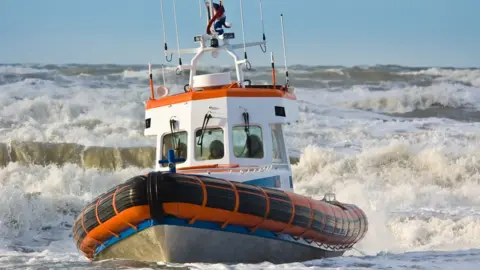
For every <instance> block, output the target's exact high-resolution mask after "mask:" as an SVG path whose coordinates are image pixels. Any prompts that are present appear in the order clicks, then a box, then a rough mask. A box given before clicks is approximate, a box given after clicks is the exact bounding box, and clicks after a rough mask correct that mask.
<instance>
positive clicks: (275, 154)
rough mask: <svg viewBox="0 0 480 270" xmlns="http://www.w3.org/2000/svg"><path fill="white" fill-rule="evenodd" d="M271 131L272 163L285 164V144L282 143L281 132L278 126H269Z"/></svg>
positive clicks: (280, 127)
mask: <svg viewBox="0 0 480 270" xmlns="http://www.w3.org/2000/svg"><path fill="white" fill-rule="evenodd" d="M271 129H272V162H274V163H286V162H287V160H286V153H284V151H285V150H284V149H285V142H284V141H283V135H282V134H283V131H282V126H281V125H280V124H275V125H272V126H271Z"/></svg>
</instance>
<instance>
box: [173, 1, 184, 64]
mask: <svg viewBox="0 0 480 270" xmlns="http://www.w3.org/2000/svg"><path fill="white" fill-rule="evenodd" d="M176 2H177V0H173V17H174V19H175V31H176V34H177V52H178V64H179V65H180V66H182V56H181V55H180V41H179V40H178V24H177V7H176V4H175V3H176Z"/></svg>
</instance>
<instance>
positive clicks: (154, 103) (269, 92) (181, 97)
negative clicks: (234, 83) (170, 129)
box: [145, 88, 297, 110]
mask: <svg viewBox="0 0 480 270" xmlns="http://www.w3.org/2000/svg"><path fill="white" fill-rule="evenodd" d="M223 97H260V98H261V97H278V98H286V99H291V100H296V99H297V98H296V96H295V95H294V94H292V93H289V92H286V91H282V90H276V89H268V88H265V89H249V88H222V89H216V90H206V91H190V92H187V93H182V94H178V95H173V96H167V97H164V98H161V99H155V100H148V101H147V102H146V104H145V106H146V109H147V110H150V109H154V108H158V107H163V106H168V105H173V104H178V103H182V102H188V101H193V100H203V99H213V98H223Z"/></svg>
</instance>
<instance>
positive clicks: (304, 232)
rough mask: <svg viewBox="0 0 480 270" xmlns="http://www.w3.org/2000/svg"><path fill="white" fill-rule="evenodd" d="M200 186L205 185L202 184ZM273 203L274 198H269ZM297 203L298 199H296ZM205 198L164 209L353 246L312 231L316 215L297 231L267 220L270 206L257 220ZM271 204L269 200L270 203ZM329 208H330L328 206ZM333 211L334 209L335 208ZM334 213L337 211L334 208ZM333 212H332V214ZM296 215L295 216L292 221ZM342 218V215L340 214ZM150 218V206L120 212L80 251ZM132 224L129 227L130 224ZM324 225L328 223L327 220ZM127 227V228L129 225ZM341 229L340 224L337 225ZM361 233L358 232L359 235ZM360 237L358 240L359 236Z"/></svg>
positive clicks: (179, 215)
mask: <svg viewBox="0 0 480 270" xmlns="http://www.w3.org/2000/svg"><path fill="white" fill-rule="evenodd" d="M199 184H200V185H201V186H203V185H202V182H200V183H199ZM270 199H271V198H270ZM295 199H297V198H295ZM206 202H207V201H206V196H205V197H204V200H203V202H202V205H194V204H189V203H164V204H163V209H164V211H165V214H167V215H172V216H175V217H177V218H181V219H187V220H190V221H191V222H192V223H194V222H195V221H196V220H201V221H210V222H218V223H222V224H223V225H226V224H235V225H239V226H245V227H248V228H252V229H253V230H255V229H258V228H261V229H266V230H270V231H273V232H284V233H289V234H292V235H295V236H303V237H309V238H312V239H314V240H316V241H321V242H323V243H327V244H334V245H335V244H342V243H345V244H347V243H351V242H352V240H354V239H351V238H352V236H350V237H346V238H345V237H341V236H340V237H337V236H331V235H325V234H323V233H321V232H315V231H313V230H312V229H311V225H312V221H313V218H314V214H313V211H312V212H311V219H310V222H309V225H308V227H307V228H303V227H298V226H295V225H292V224H291V223H292V221H293V218H291V219H290V221H289V223H283V222H278V221H274V220H270V219H267V218H266V217H267V215H268V212H269V205H267V211H266V213H265V216H264V217H257V216H253V215H250V214H243V213H239V212H237V211H238V205H235V210H234V211H228V210H224V209H217V208H210V207H207V206H206ZM267 202H268V200H267ZM327 208H330V207H328V206H327ZM332 208H333V207H332ZM333 209H334V208H333ZM333 209H330V210H331V211H329V212H331V213H332V214H333V213H334V212H336V213H337V215H338V214H339V212H341V211H339V210H337V209H335V210H333ZM332 210H333V211H332ZM348 212H349V214H345V216H344V217H348V216H355V215H356V211H355V209H351V210H348ZM294 215H295V213H292V217H293V216H294ZM340 215H342V214H340ZM149 218H150V208H149V206H146V205H144V206H135V207H131V208H129V209H126V210H124V211H122V212H120V213H119V214H118V215H116V216H114V217H113V218H111V219H109V220H107V221H106V222H104V223H101V224H100V225H99V226H98V227H96V228H94V229H93V230H91V231H90V232H89V233H88V234H87V235H86V237H85V238H84V239H83V240H82V241H81V245H80V250H81V251H82V252H83V253H85V254H87V255H89V256H90V257H91V256H93V252H94V250H95V248H96V247H97V246H98V245H101V244H102V241H105V240H107V239H108V238H110V237H112V232H114V233H117V234H119V233H121V232H122V231H124V230H126V229H127V228H129V227H131V226H130V225H131V224H138V223H140V222H142V221H144V220H147V219H149ZM126 221H127V222H128V223H130V224H128V223H127V222H126ZM324 222H325V220H324ZM344 222H348V221H347V220H345V221H344ZM126 223H127V224H126ZM337 225H338V224H337ZM357 233H359V232H357ZM357 237H358V236H357Z"/></svg>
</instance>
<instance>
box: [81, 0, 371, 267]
mask: <svg viewBox="0 0 480 270" xmlns="http://www.w3.org/2000/svg"><path fill="white" fill-rule="evenodd" d="M174 3H175V1H174ZM209 12H211V11H209ZM210 15H211V14H210ZM282 18H283V17H282ZM242 20H243V18H242ZM282 33H283V19H282ZM231 39H234V34H233V33H224V34H222V35H220V36H219V35H218V34H217V33H215V32H213V33H212V34H209V35H208V34H204V35H200V36H196V37H195V38H194V40H195V41H196V42H198V43H200V46H199V47H198V48H194V49H184V50H180V49H178V50H176V51H175V52H176V53H179V60H180V61H179V66H178V68H177V71H178V73H180V72H183V70H189V71H190V77H189V83H188V84H187V85H185V87H184V92H183V93H177V94H172V93H170V90H169V88H168V87H167V86H166V85H162V86H160V87H159V88H158V89H157V91H155V89H154V86H153V78H152V77H153V76H152V71H151V66H150V67H149V77H150V98H149V99H148V100H147V101H146V102H145V131H144V134H145V136H155V137H156V141H157V143H156V157H157V159H156V160H157V161H158V162H157V163H156V164H152V165H154V166H155V168H154V170H152V171H151V172H149V173H147V174H145V175H137V176H134V177H132V178H131V179H129V180H127V181H125V182H124V183H121V184H119V185H117V186H114V187H112V188H111V189H110V190H108V191H106V192H105V193H103V194H101V195H99V196H98V197H96V198H94V199H93V200H92V201H91V202H90V203H89V204H87V205H86V206H85V207H84V209H83V210H82V211H81V213H80V214H79V215H78V217H77V218H76V219H75V222H74V226H73V238H74V239H73V240H74V242H75V244H76V246H77V248H78V249H79V251H80V252H82V253H83V254H84V255H85V256H86V257H87V258H89V259H90V260H105V259H131V260H138V261H150V262H173V263H189V262H204V263H259V262H264V261H270V262H272V263H287V262H298V261H307V260H312V259H320V258H327V257H335V256H341V255H343V254H344V252H345V251H347V250H349V249H351V248H353V246H354V245H355V244H356V243H358V242H359V241H361V239H363V237H364V236H365V234H366V233H367V231H368V220H367V217H366V215H365V213H364V212H363V211H362V210H361V209H360V208H359V207H357V206H356V205H354V204H349V203H343V202H340V201H337V199H336V197H335V194H330V193H327V194H325V196H324V198H323V199H318V200H317V199H313V198H310V197H307V196H302V195H300V194H296V193H295V192H294V185H293V175H292V168H291V164H290V163H289V160H288V151H287V147H286V143H285V141H286V138H285V136H284V132H283V126H284V125H289V124H292V123H295V122H297V121H298V119H299V112H298V108H297V104H296V96H295V93H294V89H293V87H291V86H290V84H289V80H288V69H287V66H286V67H285V68H286V74H285V75H286V83H285V84H284V85H277V83H276V75H275V65H274V59H273V54H272V57H271V62H272V84H271V85H260V84H258V85H254V84H252V83H251V81H250V80H248V79H245V75H244V73H243V68H244V67H247V68H249V67H250V64H249V62H248V59H247V58H246V56H247V54H246V52H245V54H244V55H245V59H243V60H240V57H239V56H238V55H237V54H236V53H235V50H236V49H241V48H243V49H244V50H245V48H247V47H253V46H261V47H262V50H263V51H264V52H265V51H266V41H265V40H264V41H261V42H252V43H245V41H244V42H243V44H237V45H231V44H230V43H229V42H230V40H231ZM165 47H166V48H167V46H165ZM221 52H226V53H227V54H228V55H230V56H231V57H232V58H233V62H234V66H235V73H236V78H235V79H232V75H231V74H230V72H222V73H213V74H203V75H197V74H196V73H197V63H198V61H199V59H200V58H201V57H202V56H204V55H206V54H207V53H211V55H212V56H214V57H216V56H218V55H219V54H220V53H221ZM284 52H285V47H284ZM168 53H174V52H171V51H168V50H166V55H167V54H168ZM180 54H194V56H193V58H192V60H191V63H190V65H183V64H182V63H181V58H180ZM167 60H168V57H167ZM170 60H171V59H170ZM164 81H165V77H164ZM155 92H156V93H155ZM155 94H156V95H155ZM155 96H156V97H155Z"/></svg>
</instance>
